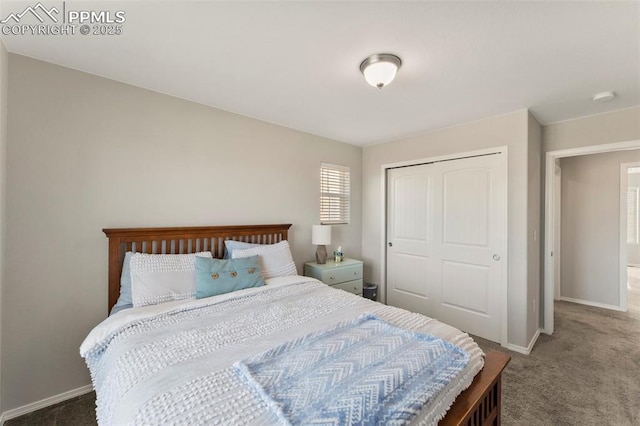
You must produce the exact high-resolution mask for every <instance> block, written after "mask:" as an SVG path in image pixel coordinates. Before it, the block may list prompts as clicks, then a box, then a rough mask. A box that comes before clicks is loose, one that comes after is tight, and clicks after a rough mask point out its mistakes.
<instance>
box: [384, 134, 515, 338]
mask: <svg viewBox="0 0 640 426" xmlns="http://www.w3.org/2000/svg"><path fill="white" fill-rule="evenodd" d="M488 154H503V157H502V161H503V162H504V167H503V172H504V194H505V197H504V205H503V206H502V214H503V215H502V235H503V239H502V247H501V248H500V251H501V253H503V254H504V255H503V256H502V259H503V260H504V261H503V262H502V270H501V273H502V285H501V289H500V292H501V299H502V300H501V301H500V303H501V307H500V308H501V309H500V311H501V313H500V343H501V345H502V346H505V345H507V342H508V324H507V320H508V302H509V299H508V282H509V275H508V264H509V243H508V240H509V238H508V237H509V233H508V231H509V227H508V225H509V216H508V213H509V209H508V205H509V147H507V146H499V147H495V148H487V149H481V150H475V151H466V152H457V153H452V154H444V155H439V156H435V157H426V158H420V159H415V160H407V161H399V162H394V163H387V164H382V165H381V166H380V175H381V176H382V179H381V180H382V182H381V188H380V191H381V197H380V200H381V211H382V214H381V215H380V216H381V221H380V235H381V238H380V244H381V245H380V284H381V286H380V287H382V291H379V294H380V296H381V300H380V301H381V302H382V303H385V304H386V303H387V201H388V200H387V196H388V192H387V180H388V173H387V171H388V170H389V169H395V168H398V167H410V166H419V165H421V164H427V163H436V162H439V161H449V160H460V159H463V158H468V157H477V156H481V155H488Z"/></svg>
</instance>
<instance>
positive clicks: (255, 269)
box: [196, 256, 265, 299]
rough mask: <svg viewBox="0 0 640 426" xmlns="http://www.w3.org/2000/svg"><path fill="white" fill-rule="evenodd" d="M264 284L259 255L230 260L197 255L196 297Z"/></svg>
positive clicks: (200, 297)
mask: <svg viewBox="0 0 640 426" xmlns="http://www.w3.org/2000/svg"><path fill="white" fill-rule="evenodd" d="M264 284H265V282H264V278H262V274H261V272H260V263H259V262H258V256H251V257H245V258H242V259H228V260H221V259H210V258H203V257H196V299H203V298H205V297H211V296H216V295H218V294H225V293H231V292H232V291H237V290H242V289H243V288H250V287H260V286H263V285H264Z"/></svg>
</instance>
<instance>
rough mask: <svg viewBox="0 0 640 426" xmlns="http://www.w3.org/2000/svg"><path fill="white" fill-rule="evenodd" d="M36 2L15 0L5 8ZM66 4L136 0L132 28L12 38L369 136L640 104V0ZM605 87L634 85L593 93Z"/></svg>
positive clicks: (71, 59)
mask: <svg viewBox="0 0 640 426" xmlns="http://www.w3.org/2000/svg"><path fill="white" fill-rule="evenodd" d="M36 3H37V0H34V1H31V2H24V1H20V2H15V1H5V0H3V1H2V5H1V10H0V13H1V14H2V19H4V18H5V17H6V16H7V15H8V14H9V13H10V12H20V11H22V10H23V9H24V8H25V7H26V6H29V5H35V4H36ZM43 3H44V5H45V6H47V7H51V6H52V5H57V6H58V7H59V8H60V9H62V7H61V6H62V1H57V2H56V1H47V0H43ZM65 7H66V9H67V10H78V9H85V10H110V11H116V10H119V9H121V10H124V11H125V12H126V18H127V20H126V22H125V23H124V24H123V34H122V35H119V36H94V35H87V36H82V35H80V34H77V35H74V36H50V37H48V36H15V35H3V36H2V39H3V41H4V43H5V45H6V46H7V49H8V50H9V51H10V52H13V53H18V54H22V55H27V56H31V57H34V58H38V59H42V60H45V61H49V62H53V63H56V64H60V65H64V66H67V67H71V68H75V69H79V70H82V71H86V72H89V73H93V74H97V75H101V76H104V77H107V78H111V79H114V80H119V81H122V82H126V83H130V84H133V85H136V86H140V87H144V88H148V89H151V90H155V91H158V92H162V93H167V94H170V95H173V96H177V97H180V98H184V99H188V100H192V101H195V102H199V103H202V104H206V105H211V106H213V107H217V108H221V109H224V110H228V111H233V112H236V113H239V114H243V115H246V116H250V117H255V118H258V119H261V120H265V121H268V122H272V123H277V124H280V125H283V126H287V127H291V128H294V129H298V130H302V131H305V132H309V133H313V134H316V135H320V136H324V137H328V138H332V139H336V140H339V141H343V142H348V143H352V144H356V145H370V144H375V143H380V142H385V141H390V140H395V139H400V138H402V137H406V136H410V135H414V134H417V133H421V132H425V131H429V130H433V129H436V128H441V127H445V126H450V125H454V124H459V123H463V122H467V121H472V120H477V119H481V118H484V117H489V116H494V115H499V114H503V113H507V112H511V111H515V110H518V109H522V108H530V110H531V111H532V112H533V113H534V115H535V116H536V117H537V119H538V120H539V121H540V122H541V123H542V124H547V123H550V122H557V121H562V120H566V119H570V118H575V117H581V116H586V115H591V114H598V113H602V112H605V111H611V110H615V109H621V108H627V107H631V106H635V105H640V2H638V1H633V2H619V1H591V2H526V3H525V2H515V1H508V2H478V1H474V2H397V1H396V2H378V1H374V2H350V1H342V2H324V1H316V2H301V1H289V2H264V1H263V2H202V1H201V2H195V1H130V2H126V1H119V2H118V1H91V2H86V1H83V2H80V1H73V0H68V1H67V2H66V4H65ZM25 19H26V18H25ZM385 52H389V53H394V54H396V55H398V56H400V57H401V58H402V61H403V65H402V68H401V69H400V71H399V73H398V76H397V78H396V80H395V81H394V82H393V83H391V85H389V86H388V87H386V88H384V89H383V90H377V89H375V88H372V87H371V86H369V85H367V83H366V82H365V81H364V79H363V77H362V75H361V74H360V71H359V68H358V67H359V65H360V62H361V61H362V60H363V59H364V58H365V57H367V56H368V55H370V54H373V53H385ZM604 90H613V91H615V92H616V93H617V94H618V97H617V98H616V99H615V100H613V101H611V102H608V103H602V104H597V103H594V102H592V101H591V97H592V96H593V95H594V94H595V93H597V92H600V91H604ZM96 101H97V102H99V100H96Z"/></svg>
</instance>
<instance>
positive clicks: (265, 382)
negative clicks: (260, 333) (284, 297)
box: [234, 314, 469, 425]
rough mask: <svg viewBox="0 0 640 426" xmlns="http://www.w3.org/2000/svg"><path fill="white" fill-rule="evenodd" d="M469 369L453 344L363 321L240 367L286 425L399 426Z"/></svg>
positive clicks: (465, 357) (311, 336) (373, 319)
mask: <svg viewBox="0 0 640 426" xmlns="http://www.w3.org/2000/svg"><path fill="white" fill-rule="evenodd" d="M468 362H469V354H468V353H467V352H465V351H464V350H462V349H460V348H459V347H457V346H454V345H452V344H451V343H449V342H446V341H444V340H442V339H440V338H437V337H435V336H432V335H428V334H421V333H416V332H413V331H409V330H405V329H402V328H399V327H396V326H393V325H391V324H389V323H387V322H385V321H383V320H381V319H380V318H378V317H376V316H375V315H373V314H365V315H363V316H361V317H360V318H358V319H356V320H353V321H345V322H342V323H339V324H337V325H336V326H333V327H332V328H330V329H327V330H323V331H320V332H316V333H312V334H309V335H307V336H305V337H302V338H299V339H296V340H292V341H290V342H287V343H285V344H282V345H279V346H276V347H274V348H272V349H270V350H268V351H266V352H264V353H262V354H259V355H257V356H255V357H253V358H251V359H248V360H245V361H240V362H237V363H236V364H235V365H234V367H235V369H236V373H237V374H238V375H239V376H240V377H241V379H242V380H243V381H244V382H245V383H247V384H248V385H249V386H250V387H252V388H253V389H254V390H255V391H256V392H257V393H258V394H259V395H260V396H261V398H262V399H263V400H264V401H265V402H266V403H267V405H268V406H269V407H270V409H271V410H273V411H274V412H275V414H276V415H277V416H278V418H279V419H280V420H281V421H282V422H283V423H284V424H305V425H306V424H313V425H376V424H384V425H400V424H406V423H409V422H410V421H411V419H413V418H414V417H415V416H416V415H417V414H418V412H419V411H420V409H421V407H422V406H423V405H424V404H426V403H428V402H429V401H431V400H432V399H433V398H434V397H435V396H436V395H437V394H438V392H440V391H441V390H443V389H444V388H445V387H446V386H447V384H448V383H449V382H450V381H451V380H453V379H455V378H456V376H457V375H458V374H459V373H460V371H462V369H463V368H464V367H465V366H466V365H467V363H468Z"/></svg>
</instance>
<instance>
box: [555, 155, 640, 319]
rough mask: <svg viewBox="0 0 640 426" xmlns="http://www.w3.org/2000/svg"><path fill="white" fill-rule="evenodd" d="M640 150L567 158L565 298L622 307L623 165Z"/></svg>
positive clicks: (564, 162)
mask: <svg viewBox="0 0 640 426" xmlns="http://www.w3.org/2000/svg"><path fill="white" fill-rule="evenodd" d="M635 161H640V150H632V151H620V152H610V153H602V154H593V155H581V156H577V157H569V158H563V159H561V160H560V166H561V167H562V202H561V205H562V224H561V234H562V240H561V241H562V247H561V254H560V263H561V268H560V273H561V279H560V282H561V286H560V295H561V296H562V297H568V298H571V299H577V300H581V301H586V302H592V303H598V304H604V305H609V306H619V305H620V297H619V296H620V164H621V163H629V162H635Z"/></svg>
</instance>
